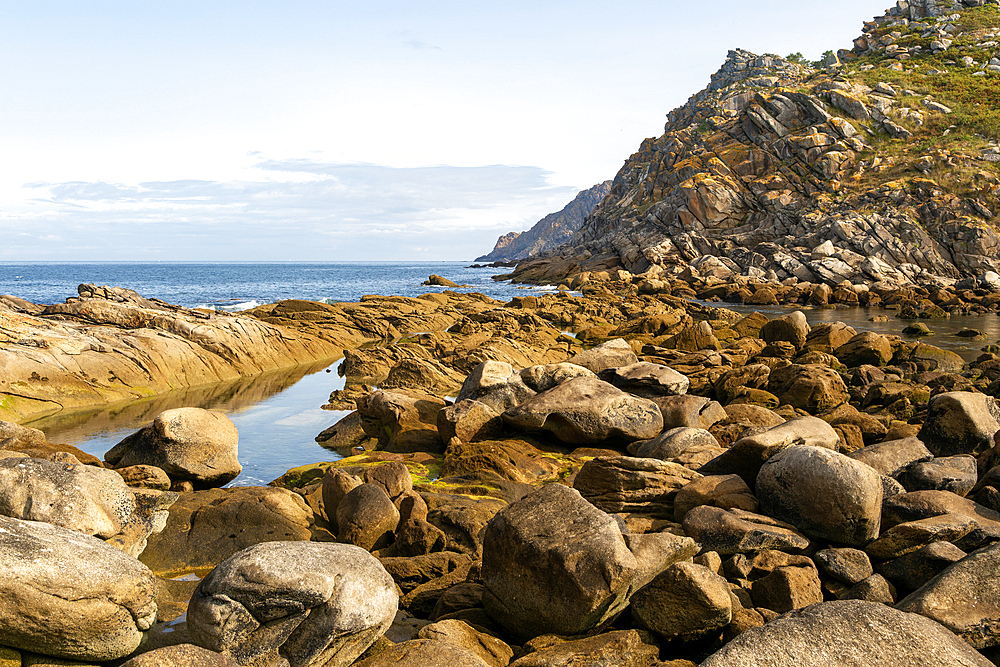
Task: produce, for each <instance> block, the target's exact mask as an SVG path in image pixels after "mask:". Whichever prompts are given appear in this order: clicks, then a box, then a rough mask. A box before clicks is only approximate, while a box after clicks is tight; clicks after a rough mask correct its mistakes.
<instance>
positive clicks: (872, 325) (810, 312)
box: [701, 302, 1000, 361]
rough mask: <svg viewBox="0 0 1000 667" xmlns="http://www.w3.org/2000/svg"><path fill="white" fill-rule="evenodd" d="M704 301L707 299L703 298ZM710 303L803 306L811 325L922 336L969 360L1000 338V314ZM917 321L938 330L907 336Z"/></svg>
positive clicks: (778, 309) (780, 311)
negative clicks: (924, 316)
mask: <svg viewBox="0 0 1000 667" xmlns="http://www.w3.org/2000/svg"><path fill="white" fill-rule="evenodd" d="M701 303H704V302H701ZM706 305H709V306H719V307H722V308H727V309H729V310H732V311H734V312H737V313H745V314H750V313H752V312H754V311H756V312H759V313H763V314H764V315H767V316H768V317H769V318H775V317H781V316H782V315H785V314H787V313H791V312H794V311H796V310H801V311H802V312H803V313H805V316H806V320H807V321H808V322H809V324H810V325H816V324H819V323H820V322H837V321H840V322H843V323H844V324H846V325H848V326H851V327H853V328H854V329H855V330H856V331H858V332H859V333H860V332H862V331H874V332H875V333H880V334H890V335H896V336H901V337H902V338H904V339H906V340H919V341H920V342H922V343H927V344H928V345H934V346H935V347H940V348H942V349H944V350H950V351H952V352H954V353H956V354H959V355H961V356H962V358H963V359H965V360H966V361H972V360H974V359H975V358H976V357H978V356H979V355H980V354H982V350H981V348H982V347H983V346H984V345H988V344H991V343H996V342H997V340H998V339H1000V317H997V315H995V314H989V315H954V316H952V317H949V318H947V319H943V320H901V319H899V318H898V317H896V311H895V310H883V309H882V308H807V307H804V306H745V305H737V304H731V303H709V304H706ZM879 316H881V317H887V318H888V321H887V322H869V321H868V320H869V318H872V317H879ZM913 322H923V323H924V324H926V325H927V327H928V328H929V329H930V330H931V331H933V332H934V335H932V336H921V337H917V336H904V335H903V329H905V328H906V327H907V326H908V325H909V324H911V323H913ZM962 329H978V330H979V331H981V332H983V334H985V335H986V339H985V340H981V341H972V340H970V339H968V338H962V337H961V336H958V335H957V334H958V332H959V331H961V330H962Z"/></svg>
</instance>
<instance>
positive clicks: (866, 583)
mask: <svg viewBox="0 0 1000 667" xmlns="http://www.w3.org/2000/svg"><path fill="white" fill-rule="evenodd" d="M840 599H841V600H865V601H867V602H880V603H882V604H884V605H892V604H895V602H896V590H895V588H893V586H892V584H890V583H889V582H888V581H887V580H886V579H885V577H883V576H882V575H880V574H873V575H872V576H870V577H868V578H866V579H864V580H863V581H859V582H858V583H856V584H855V585H853V586H851V588H850V589H848V590H847V591H846V592H845V593H843V594H841V596H840Z"/></svg>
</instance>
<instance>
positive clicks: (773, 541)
mask: <svg viewBox="0 0 1000 667" xmlns="http://www.w3.org/2000/svg"><path fill="white" fill-rule="evenodd" d="M683 526H684V534H686V535H689V536H690V537H692V538H694V539H695V540H696V541H697V542H698V543H699V544H701V547H702V551H715V552H716V553H719V554H721V555H730V554H738V553H754V552H757V551H764V550H766V549H777V550H781V551H790V552H801V551H805V550H806V549H808V548H809V538H807V537H806V536H805V535H803V534H802V533H800V532H798V531H797V530H795V527H794V526H792V525H791V524H788V523H785V522H783V521H778V520H776V519H772V518H771V517H767V516H762V515H760V514H754V513H752V512H744V511H742V510H724V509H722V508H721V507H709V506H708V505H702V506H700V507H695V508H694V509H693V510H690V511H689V512H688V513H687V514H685V515H684V521H683Z"/></svg>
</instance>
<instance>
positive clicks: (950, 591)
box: [897, 545, 1000, 649]
mask: <svg viewBox="0 0 1000 667" xmlns="http://www.w3.org/2000/svg"><path fill="white" fill-rule="evenodd" d="M998 567H1000V545H993V546H990V547H987V548H985V549H982V550H980V551H977V552H975V553H972V554H969V555H968V556H967V557H965V558H963V559H962V560H960V561H958V562H957V563H955V564H954V565H950V566H948V567H947V568H945V570H943V571H942V572H941V573H940V574H938V575H937V576H936V577H934V578H933V579H931V580H930V581H928V582H927V583H926V584H925V585H924V586H923V587H921V588H920V590H918V591H916V592H914V593H912V594H911V595H909V596H907V597H906V598H905V599H904V600H902V601H901V602H900V603H899V604H898V605H897V608H898V609H900V610H902V611H907V612H911V613H915V614H920V615H922V616H926V617H928V618H931V619H933V620H935V621H937V622H938V623H940V624H942V625H943V626H945V627H946V628H948V629H949V630H951V631H952V632H954V633H955V634H957V635H958V636H959V637H961V638H962V639H964V640H965V641H967V642H968V643H969V644H971V645H972V646H973V647H975V648H978V649H984V648H988V647H992V646H997V645H1000V582H998V581H997V578H996V571H997V568H998ZM971 600H975V603H974V604H970V603H969V602H970V601H971Z"/></svg>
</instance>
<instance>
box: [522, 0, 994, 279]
mask: <svg viewBox="0 0 1000 667" xmlns="http://www.w3.org/2000/svg"><path fill="white" fill-rule="evenodd" d="M998 35H1000V11H998V8H997V6H996V2H995V0H994V1H993V2H984V1H983V0H966V1H965V2H952V1H951V0H920V1H919V2H906V1H905V0H903V1H901V2H899V3H897V5H896V6H895V7H893V8H892V9H890V10H889V11H887V12H886V14H885V16H883V17H879V18H877V19H875V20H874V21H871V22H869V23H866V24H865V27H864V34H863V36H862V37H860V38H859V39H858V40H856V41H855V47H854V49H853V50H851V51H841V52H839V59H838V58H833V59H831V60H832V61H836V62H833V63H832V64H831V65H830V66H827V67H825V68H823V69H819V70H817V69H812V68H810V67H808V66H804V65H801V64H798V63H794V62H790V61H788V60H786V59H783V58H779V57H777V56H772V55H764V56H757V55H754V54H751V53H748V52H746V51H742V50H734V51H731V52H730V53H729V57H728V59H727V61H726V63H725V64H724V65H723V67H722V68H721V69H720V70H719V71H718V72H717V73H716V74H715V75H713V77H712V80H711V83H710V84H709V86H708V87H707V88H706V89H705V90H703V91H701V92H700V93H698V94H696V95H694V96H693V97H691V98H690V99H689V100H688V102H687V103H686V104H685V105H684V106H682V107H680V108H678V109H675V110H674V111H672V112H671V113H670V114H669V115H668V118H667V123H666V126H665V128H664V129H665V132H664V134H663V135H662V136H660V137H659V138H655V139H653V138H651V139H646V140H645V141H643V143H642V145H641V146H640V148H639V150H638V152H636V153H635V154H634V155H632V156H631V158H629V160H628V161H627V162H626V164H625V166H624V167H623V168H622V169H621V171H620V172H619V173H618V175H617V176H616V177H615V179H614V181H613V184H612V187H611V191H610V193H609V194H608V196H606V197H605V198H604V199H603V200H602V201H601V203H600V204H599V205H598V206H597V208H596V209H595V210H594V212H593V213H592V214H591V215H590V216H589V217H588V218H587V220H586V222H585V223H584V225H583V226H582V228H581V229H580V231H579V232H577V233H576V234H575V235H574V236H573V237H572V238H571V239H570V240H569V242H568V243H567V244H565V245H564V246H562V247H560V248H558V249H556V250H555V251H552V252H550V253H548V254H547V255H545V256H543V257H540V258H538V259H535V260H532V261H529V262H524V263H522V264H521V265H519V267H518V269H517V270H516V271H515V272H514V274H512V277H513V278H514V279H515V280H525V281H545V282H551V281H554V280H567V279H569V278H571V277H572V276H574V275H579V274H581V273H584V272H593V271H600V270H608V269H612V270H615V269H617V270H627V271H629V272H631V273H632V274H641V273H648V274H650V277H653V276H655V275H670V274H679V273H682V272H685V271H687V272H695V273H699V272H700V273H702V274H705V273H708V274H711V275H715V276H717V277H720V278H724V279H727V278H732V277H734V276H749V277H751V278H756V279H771V280H777V281H786V280H791V279H794V280H796V281H807V282H814V283H827V284H830V285H837V284H839V283H841V282H843V281H845V280H849V281H851V282H853V283H868V284H873V283H883V284H890V285H897V286H899V285H906V284H912V283H923V284H927V283H931V284H951V283H953V282H955V281H956V280H958V279H960V278H962V277H965V276H978V275H981V274H983V273H984V272H986V271H990V270H992V271H997V270H998V269H1000V259H998V256H1000V234H998V233H997V230H996V226H995V219H994V212H995V211H997V210H998V206H1000V199H998V193H1000V172H998V169H997V160H1000V150H998V148H997V141H996V138H997V137H998V136H1000V112H998V110H997V109H996V105H995V104H993V103H990V102H988V101H987V100H996V99H1000V59H998V57H1000V47H998V45H997V44H998V39H1000V38H998Z"/></svg>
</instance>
